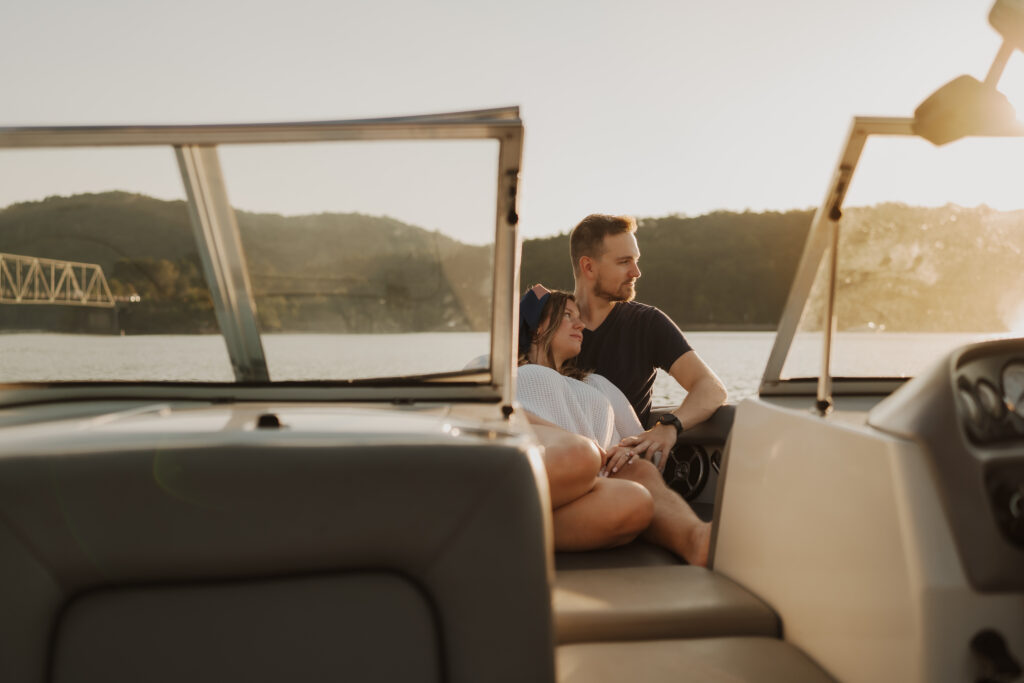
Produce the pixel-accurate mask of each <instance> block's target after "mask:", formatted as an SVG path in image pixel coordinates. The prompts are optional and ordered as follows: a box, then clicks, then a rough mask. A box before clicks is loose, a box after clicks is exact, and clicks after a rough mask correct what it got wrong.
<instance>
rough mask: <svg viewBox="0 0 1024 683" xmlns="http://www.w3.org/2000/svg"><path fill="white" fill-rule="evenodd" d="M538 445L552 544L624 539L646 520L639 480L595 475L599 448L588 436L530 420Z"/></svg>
mask: <svg viewBox="0 0 1024 683" xmlns="http://www.w3.org/2000/svg"><path fill="white" fill-rule="evenodd" d="M533 428H534V431H535V432H536V434H537V438H538V440H539V441H540V443H541V444H542V445H543V446H544V468H545V470H546V471H547V475H548V488H549V489H550V495H551V507H552V509H553V514H552V521H553V523H554V533H555V539H554V540H555V549H556V550H594V549H597V548H611V547H613V546H616V545H622V544H623V543H628V542H629V541H632V540H633V539H634V538H636V537H637V536H638V535H639V534H640V532H642V531H643V530H644V529H646V528H647V525H649V524H650V523H651V516H652V514H653V512H654V504H653V501H652V500H651V495H650V494H649V493H648V492H647V490H646V489H645V488H644V487H643V486H642V485H638V484H635V483H633V482H628V481H609V480H608V479H605V478H603V477H600V478H599V477H598V476H597V473H598V471H599V470H600V468H601V452H600V451H599V450H598V448H597V445H596V444H595V443H594V442H593V441H592V440H590V439H587V438H585V437H582V436H579V435H576V434H572V433H570V432H567V431H565V430H563V429H559V428H557V427H545V426H541V425H533Z"/></svg>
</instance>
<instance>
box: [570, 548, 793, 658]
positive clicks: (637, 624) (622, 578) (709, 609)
mask: <svg viewBox="0 0 1024 683" xmlns="http://www.w3.org/2000/svg"><path fill="white" fill-rule="evenodd" d="M554 609H555V628H556V633H557V637H558V642H559V643H579V642H596V641H621V640H649V639H658V638H701V637H714V636H748V635H754V636H767V637H776V636H778V634H779V620H778V618H777V617H776V615H775V613H774V612H773V611H772V610H771V609H770V608H769V607H768V606H767V605H766V604H765V603H763V602H762V601H761V600H759V599H758V598H757V597H755V596H754V595H752V594H751V593H749V592H748V591H747V590H745V589H743V588H742V587H740V586H739V585H738V584H736V583H734V582H733V581H731V580H730V579H727V578H726V577H724V576H722V575H721V574H716V573H714V572H712V571H709V570H707V569H704V568H702V567H692V566H689V565H675V566H653V567H626V568H611V569H578V570H572V571H564V570H563V571H559V572H558V574H557V577H556V580H555V590H554Z"/></svg>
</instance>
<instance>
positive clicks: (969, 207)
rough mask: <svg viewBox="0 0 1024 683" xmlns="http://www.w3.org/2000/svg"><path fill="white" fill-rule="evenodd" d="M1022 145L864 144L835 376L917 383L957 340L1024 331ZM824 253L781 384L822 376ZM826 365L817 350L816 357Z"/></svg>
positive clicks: (851, 201)
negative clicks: (812, 358) (813, 351)
mask: <svg viewBox="0 0 1024 683" xmlns="http://www.w3.org/2000/svg"><path fill="white" fill-rule="evenodd" d="M1021 187H1024V140H1020V139H1016V138H1015V139H992V138H986V139H970V140H962V141H959V142H955V143H952V144H950V145H947V146H944V147H938V148H936V147H934V146H932V145H931V144H930V143H927V142H924V141H922V140H918V139H916V138H896V137H872V138H869V139H868V144H867V146H866V147H865V150H864V153H863V156H862V158H861V162H860V164H859V165H858V167H857V170H856V172H855V174H854V178H853V182H852V183H851V186H850V191H849V194H848V195H847V199H846V202H845V206H846V207H847V208H844V210H843V218H842V219H841V221H840V238H839V266H838V278H837V287H836V315H837V318H836V322H837V328H838V331H837V335H836V337H835V339H834V342H833V347H832V358H831V369H832V374H833V375H834V376H836V377H912V376H914V375H915V374H917V373H919V372H920V371H922V370H924V369H925V368H927V367H928V366H929V365H930V364H932V363H933V362H935V360H936V359H938V358H939V357H940V356H942V355H943V354H945V353H946V352H948V351H950V350H951V349H953V348H955V347H957V346H960V345H962V344H965V343H968V342H971V341H975V340H980V339H988V338H992V337H998V336H1007V335H1018V334H1022V333H1024V268H1022V267H1021V263H1022V252H1024V210H1022V209H1024V192H1021ZM827 258H828V256H827V253H826V256H825V259H823V266H822V267H820V268H819V270H818V276H817V280H816V281H815V284H814V287H813V289H812V292H811V295H810V297H809V299H808V303H807V305H806V307H805V309H804V313H803V317H802V319H801V322H800V327H799V331H798V333H797V338H796V340H795V341H794V344H793V346H792V347H791V348H790V351H789V355H788V356H787V360H786V364H785V366H784V368H783V373H782V377H783V378H795V377H816V376H817V375H818V374H819V372H820V360H818V361H817V362H813V363H810V362H808V358H809V357H810V355H811V354H810V352H809V351H808V349H806V348H802V347H801V346H800V345H799V344H798V342H799V341H800V340H801V339H803V340H812V339H817V342H811V341H808V342H807V343H810V344H811V346H814V345H815V344H817V346H818V347H819V348H820V344H821V330H822V325H823V311H824V307H825V295H826V293H827V276H828V269H827V268H826V267H824V264H825V263H827ZM816 353H817V355H816V358H818V359H820V351H819V352H816Z"/></svg>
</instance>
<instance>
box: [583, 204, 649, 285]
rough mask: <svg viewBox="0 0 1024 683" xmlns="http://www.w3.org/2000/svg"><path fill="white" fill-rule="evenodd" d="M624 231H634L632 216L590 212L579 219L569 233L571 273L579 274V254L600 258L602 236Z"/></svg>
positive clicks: (602, 245)
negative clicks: (577, 223)
mask: <svg viewBox="0 0 1024 683" xmlns="http://www.w3.org/2000/svg"><path fill="white" fill-rule="evenodd" d="M624 232H630V233H632V232H636V219H635V218H633V217H632V216H609V215H607V214H603V213H592V214H590V215H589V216H587V217H586V218H584V219H583V220H581V221H580V223H579V225H577V226H576V227H575V228H573V229H572V232H571V233H569V258H571V259H572V273H573V275H579V272H580V257H581V256H589V257H590V258H593V259H596V258H600V257H601V254H602V253H603V247H604V238H605V237H607V236H608V235H620V234H622V233H624Z"/></svg>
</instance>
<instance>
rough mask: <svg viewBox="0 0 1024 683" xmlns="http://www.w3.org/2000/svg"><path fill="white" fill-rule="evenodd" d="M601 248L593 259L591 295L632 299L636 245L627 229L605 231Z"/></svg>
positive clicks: (637, 255)
mask: <svg viewBox="0 0 1024 683" xmlns="http://www.w3.org/2000/svg"><path fill="white" fill-rule="evenodd" d="M603 244H604V252H603V253H602V254H601V256H600V257H599V258H597V259H594V275H595V276H596V279H595V282H594V295H595V296H598V297H601V298H602V299H607V300H608V301H632V300H633V297H635V296H636V281H637V278H639V277H640V268H639V267H637V262H638V261H639V260H640V247H638V246H637V244H636V236H635V235H633V233H630V232H622V233H619V234H618V235H607V236H606V237H605V238H604V243H603Z"/></svg>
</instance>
